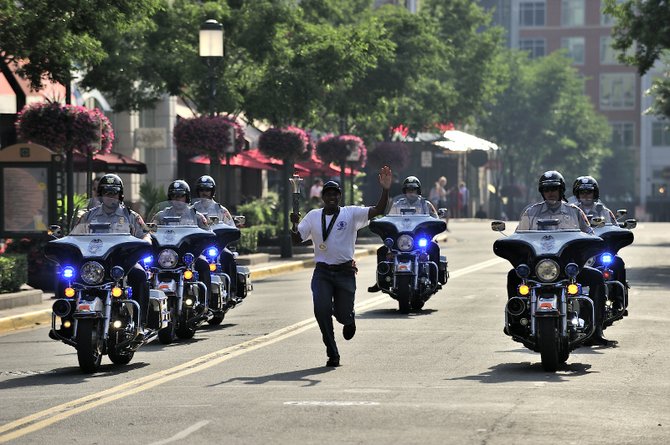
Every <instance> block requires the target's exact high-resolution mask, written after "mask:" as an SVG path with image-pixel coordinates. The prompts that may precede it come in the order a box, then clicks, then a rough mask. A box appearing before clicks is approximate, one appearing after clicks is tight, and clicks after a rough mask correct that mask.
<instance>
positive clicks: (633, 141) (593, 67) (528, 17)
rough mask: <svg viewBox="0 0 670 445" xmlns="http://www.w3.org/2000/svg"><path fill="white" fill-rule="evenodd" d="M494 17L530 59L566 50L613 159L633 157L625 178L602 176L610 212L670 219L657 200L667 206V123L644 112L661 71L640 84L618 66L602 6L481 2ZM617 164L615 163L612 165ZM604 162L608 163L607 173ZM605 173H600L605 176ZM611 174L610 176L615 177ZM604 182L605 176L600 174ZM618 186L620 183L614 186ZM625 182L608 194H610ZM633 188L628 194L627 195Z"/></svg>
mask: <svg viewBox="0 0 670 445" xmlns="http://www.w3.org/2000/svg"><path fill="white" fill-rule="evenodd" d="M479 3H480V5H481V6H483V7H484V8H486V9H488V10H490V11H492V17H493V21H494V24H496V25H499V26H502V27H504V28H505V30H506V31H507V41H508V45H509V46H510V47H511V48H516V49H520V50H525V51H528V52H529V54H530V57H531V58H536V57H542V56H545V55H547V54H550V53H552V52H554V51H558V50H564V51H565V52H566V54H567V55H568V56H569V57H570V58H572V60H573V65H574V67H575V68H576V69H577V70H578V71H579V73H581V75H582V76H583V77H584V92H585V94H587V95H588V96H589V97H590V98H591V101H592V103H593V105H594V107H595V109H596V110H597V111H598V112H600V113H602V114H603V115H604V116H605V117H606V118H607V120H608V121H609V123H610V126H611V128H612V144H611V146H612V149H613V150H614V152H615V153H617V159H618V160H619V159H630V160H631V161H632V162H631V166H630V167H631V168H630V169H629V170H631V171H630V173H629V175H630V176H627V177H625V178H623V177H621V176H622V175H621V174H620V173H619V172H617V173H616V174H615V175H613V176H617V177H616V178H615V177H605V178H602V181H603V185H605V186H606V187H604V189H605V190H604V192H605V193H604V195H605V197H609V198H610V199H611V201H612V202H613V204H612V206H615V205H616V206H619V205H623V206H627V207H628V209H629V211H632V210H633V209H632V208H631V207H632V206H637V207H636V208H635V210H636V215H637V216H638V217H639V218H641V219H645V218H648V219H650V220H660V219H662V220H670V215H667V211H666V212H665V214H664V213H663V212H660V211H659V209H660V208H661V207H662V205H660V204H658V202H659V200H660V201H663V200H667V202H666V207H668V206H670V200H668V192H667V183H668V182H670V159H669V158H668V152H669V151H670V150H669V149H670V133H668V131H667V128H666V127H664V124H663V123H662V122H660V121H659V120H658V119H657V118H655V117H653V116H648V115H645V114H644V110H645V109H646V108H647V107H648V106H649V105H650V103H651V99H650V98H649V97H648V96H646V95H645V91H646V90H647V89H648V88H649V86H650V85H651V82H652V80H653V78H654V77H655V76H658V75H660V72H659V71H655V72H652V73H649V74H648V75H646V76H645V77H643V78H641V77H640V76H639V75H638V74H637V69H636V67H632V66H627V65H624V64H622V63H620V62H619V61H618V60H617V52H616V51H615V50H613V49H612V46H611V44H612V36H611V32H612V27H613V25H614V20H613V18H612V17H610V16H608V15H606V14H604V13H603V9H604V6H605V5H604V2H603V1H602V0H481V1H480V2H479ZM612 164H614V165H615V166H616V163H615V162H613V163H612ZM608 165H609V164H607V163H606V164H605V167H606V169H607V167H608ZM652 166H653V167H652ZM603 173H605V172H603ZM612 173H615V172H612ZM603 176H606V175H604V174H603ZM617 181H618V182H617ZM622 183H625V184H630V186H626V187H624V188H623V189H624V190H623V191H622V190H619V191H618V192H617V193H614V194H611V196H608V189H616V188H617V187H618V186H620V185H621V184H622ZM628 189H630V190H628Z"/></svg>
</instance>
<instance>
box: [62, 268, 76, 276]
mask: <svg viewBox="0 0 670 445" xmlns="http://www.w3.org/2000/svg"><path fill="white" fill-rule="evenodd" d="M62 274H63V278H68V279H69V278H73V277H74V267H72V266H66V267H65V268H64V269H63V272H62Z"/></svg>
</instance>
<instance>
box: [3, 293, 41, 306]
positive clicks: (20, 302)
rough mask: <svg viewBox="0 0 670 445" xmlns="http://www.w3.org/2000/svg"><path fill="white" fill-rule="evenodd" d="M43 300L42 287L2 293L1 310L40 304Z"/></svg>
mask: <svg viewBox="0 0 670 445" xmlns="http://www.w3.org/2000/svg"><path fill="white" fill-rule="evenodd" d="M41 302H42V291H41V290H40V289H29V290H21V291H19V292H13V293H8V294H6V295H0V310H3V309H13V308H15V307H21V306H30V305H33V304H40V303H41Z"/></svg>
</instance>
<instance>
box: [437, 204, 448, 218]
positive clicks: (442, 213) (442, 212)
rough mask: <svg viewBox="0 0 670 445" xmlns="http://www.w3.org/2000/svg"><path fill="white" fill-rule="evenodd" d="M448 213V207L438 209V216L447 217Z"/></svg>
mask: <svg viewBox="0 0 670 445" xmlns="http://www.w3.org/2000/svg"><path fill="white" fill-rule="evenodd" d="M448 214H449V209H447V208H444V207H441V208H439V209H437V216H439V217H440V218H446V217H447V215H448Z"/></svg>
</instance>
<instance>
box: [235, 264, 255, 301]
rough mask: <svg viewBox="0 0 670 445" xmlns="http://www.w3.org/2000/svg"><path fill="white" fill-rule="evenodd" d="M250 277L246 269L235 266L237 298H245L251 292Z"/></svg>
mask: <svg viewBox="0 0 670 445" xmlns="http://www.w3.org/2000/svg"><path fill="white" fill-rule="evenodd" d="M250 275H251V273H250V272H249V268H248V267H246V266H237V298H240V299H243V298H246V296H247V293H248V292H249V291H250V290H253V285H252V284H251V278H250Z"/></svg>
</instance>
